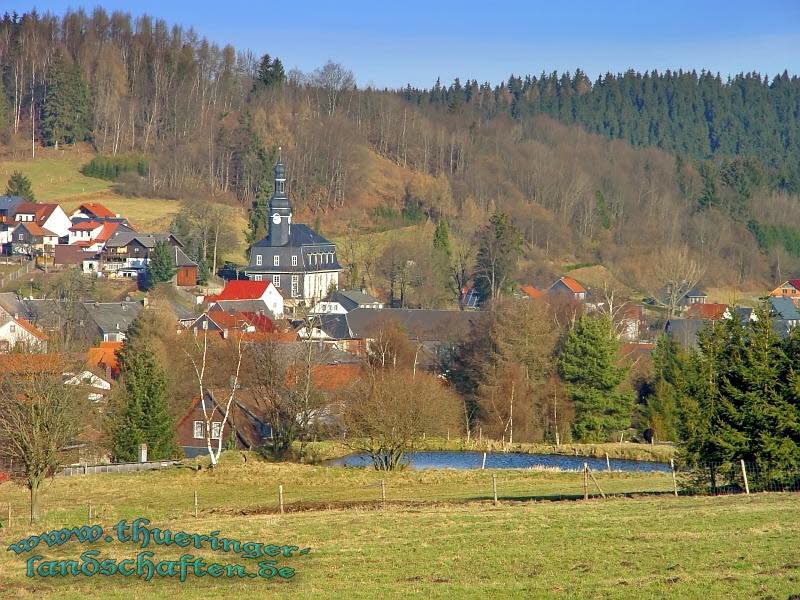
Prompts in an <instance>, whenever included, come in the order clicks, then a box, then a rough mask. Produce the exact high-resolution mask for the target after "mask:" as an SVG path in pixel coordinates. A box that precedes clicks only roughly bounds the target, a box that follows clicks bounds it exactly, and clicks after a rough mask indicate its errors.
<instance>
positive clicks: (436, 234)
mask: <svg viewBox="0 0 800 600" xmlns="http://www.w3.org/2000/svg"><path fill="white" fill-rule="evenodd" d="M433 247H434V248H435V249H437V250H439V251H440V252H442V253H443V254H444V255H445V256H446V257H447V258H450V256H451V255H452V250H451V249H450V229H449V227H448V226H447V220H445V219H439V222H438V223H436V229H434V230H433Z"/></svg>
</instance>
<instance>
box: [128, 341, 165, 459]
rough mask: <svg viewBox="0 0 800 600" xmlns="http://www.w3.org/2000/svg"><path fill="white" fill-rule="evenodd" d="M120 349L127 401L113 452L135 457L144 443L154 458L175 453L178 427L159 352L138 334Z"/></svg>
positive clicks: (131, 457)
mask: <svg viewBox="0 0 800 600" xmlns="http://www.w3.org/2000/svg"><path fill="white" fill-rule="evenodd" d="M130 340H131V341H130V343H128V342H126V344H125V346H124V347H123V350H122V352H120V357H119V358H120V371H121V374H122V379H123V384H124V389H125V401H124V405H123V409H122V411H121V413H120V416H119V418H118V420H117V422H116V426H115V427H114V435H113V452H114V456H116V457H117V458H118V459H121V460H135V459H136V456H137V453H138V447H139V444H141V443H145V444H147V448H148V456H149V457H151V458H152V459H154V460H158V459H164V458H169V457H171V456H172V455H173V454H174V453H175V428H174V423H173V419H172V417H171V416H170V414H169V407H168V404H167V382H166V374H165V373H164V370H163V369H162V368H161V366H160V365H159V364H158V361H157V359H156V355H155V354H154V352H153V351H152V350H151V349H150V347H149V346H148V345H147V342H146V340H143V339H140V338H139V336H136V335H135V333H134V336H133V337H132V338H130Z"/></svg>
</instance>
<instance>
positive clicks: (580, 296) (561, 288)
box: [547, 276, 588, 302]
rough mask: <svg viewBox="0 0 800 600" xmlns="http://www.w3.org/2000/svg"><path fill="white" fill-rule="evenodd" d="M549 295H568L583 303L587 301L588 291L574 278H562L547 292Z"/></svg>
mask: <svg viewBox="0 0 800 600" xmlns="http://www.w3.org/2000/svg"><path fill="white" fill-rule="evenodd" d="M547 293H549V294H567V295H570V296H572V297H573V298H574V299H575V300H580V301H581V302H582V301H584V300H586V294H587V293H588V290H587V289H586V288H585V287H584V286H583V285H582V284H581V283H579V282H578V281H577V280H576V279H573V278H572V277H567V276H564V277H561V278H559V280H558V281H556V282H555V283H554V284H553V285H551V286H550V288H549V289H548V290H547Z"/></svg>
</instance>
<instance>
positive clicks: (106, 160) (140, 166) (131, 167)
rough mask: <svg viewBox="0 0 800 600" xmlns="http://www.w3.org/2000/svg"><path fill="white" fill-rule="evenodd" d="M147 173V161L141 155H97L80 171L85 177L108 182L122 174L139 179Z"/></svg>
mask: <svg viewBox="0 0 800 600" xmlns="http://www.w3.org/2000/svg"><path fill="white" fill-rule="evenodd" d="M148 171H149V164H148V162H147V159H146V158H145V157H144V156H143V155H141V154H117V155H114V156H109V155H105V154H98V155H97V156H95V157H94V158H93V159H92V160H91V161H90V162H89V163H88V164H86V165H84V166H83V168H82V169H81V173H83V174H84V175H86V176H87V177H97V178H98V179H107V180H109V181H115V180H116V179H117V178H118V177H119V176H120V175H122V174H124V173H136V174H137V175H140V176H141V177H146V176H147V173H148Z"/></svg>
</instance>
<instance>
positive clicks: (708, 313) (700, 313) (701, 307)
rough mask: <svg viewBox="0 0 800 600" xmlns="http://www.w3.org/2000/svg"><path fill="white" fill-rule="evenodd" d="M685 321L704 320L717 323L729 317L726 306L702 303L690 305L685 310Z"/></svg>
mask: <svg viewBox="0 0 800 600" xmlns="http://www.w3.org/2000/svg"><path fill="white" fill-rule="evenodd" d="M685 316H686V318H687V319H704V320H707V321H719V320H720V319H727V318H729V317H730V316H731V314H730V310H729V309H728V305H727V304H716V303H713V302H709V303H703V302H698V303H695V304H690V305H689V308H687V309H686V315H685Z"/></svg>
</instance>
